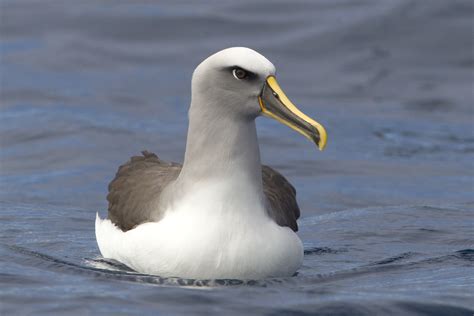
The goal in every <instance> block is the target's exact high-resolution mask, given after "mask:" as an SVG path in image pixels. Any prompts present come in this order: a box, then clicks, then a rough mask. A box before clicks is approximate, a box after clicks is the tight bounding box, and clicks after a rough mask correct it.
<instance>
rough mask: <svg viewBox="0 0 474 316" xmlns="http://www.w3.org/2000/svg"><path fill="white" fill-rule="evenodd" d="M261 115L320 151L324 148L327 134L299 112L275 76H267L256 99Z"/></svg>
mask: <svg viewBox="0 0 474 316" xmlns="http://www.w3.org/2000/svg"><path fill="white" fill-rule="evenodd" d="M258 102H259V104H260V108H261V109H262V113H263V114H264V115H265V116H268V117H271V118H273V119H275V120H277V121H278V122H280V123H283V124H285V125H286V126H289V127H291V128H292V129H294V130H295V131H297V132H298V133H300V134H302V135H303V136H305V137H306V138H308V139H309V140H311V141H313V142H314V143H315V144H316V145H317V146H318V148H319V149H320V150H323V149H324V147H326V140H327V133H326V130H325V129H324V127H323V126H322V125H321V124H319V123H318V122H316V121H315V120H313V119H312V118H310V117H309V116H307V115H306V114H304V113H303V112H301V111H300V110H299V109H298V108H297V107H296V106H295V105H294V104H293V103H292V102H291V101H290V99H288V97H287V96H286V94H285V93H284V92H283V90H282V89H281V88H280V85H279V84H278V82H277V80H276V78H275V76H268V77H267V80H266V82H265V85H264V86H263V89H262V93H261V94H260V96H259V97H258Z"/></svg>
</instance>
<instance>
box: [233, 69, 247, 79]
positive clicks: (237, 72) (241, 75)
mask: <svg viewBox="0 0 474 316" xmlns="http://www.w3.org/2000/svg"><path fill="white" fill-rule="evenodd" d="M232 74H233V75H234V77H235V79H238V80H242V79H245V78H247V77H248V73H247V72H246V71H245V70H243V69H242V68H238V67H237V68H234V69H233V70H232Z"/></svg>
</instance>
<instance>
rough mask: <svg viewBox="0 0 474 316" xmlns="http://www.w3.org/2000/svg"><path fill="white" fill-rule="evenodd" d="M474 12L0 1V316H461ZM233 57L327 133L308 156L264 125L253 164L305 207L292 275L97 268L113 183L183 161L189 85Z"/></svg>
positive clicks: (468, 250) (466, 279) (106, 264)
mask: <svg viewBox="0 0 474 316" xmlns="http://www.w3.org/2000/svg"><path fill="white" fill-rule="evenodd" d="M473 11H474V9H473V4H472V3H471V2H470V1H460V0H459V1H458V0H456V1H449V2H446V1H437V0H436V1H430V2H429V3H428V2H424V1H408V0H385V1H356V0H347V1H336V2H335V1H326V0H319V1H313V2H311V3H306V2H303V1H295V2H292V4H291V5H289V4H288V3H287V2H285V1H272V2H271V3H270V2H268V1H259V2H258V3H255V2H253V1H240V2H238V3H235V2H231V1H221V2H218V3H216V2H211V1H209V2H207V1H204V2H200V4H199V5H196V4H194V3H191V2H190V3H179V4H176V3H172V2H171V1H170V2H168V3H167V2H165V1H161V2H160V3H154V2H149V1H144V0H140V1H129V0H120V1H116V2H114V3H113V4H111V3H107V4H105V3H98V2H96V1H92V0H86V1H82V2H81V3H80V4H79V3H76V2H74V3H73V2H72V1H64V2H61V3H58V2H57V1H49V0H47V1H41V2H38V1H33V0H20V1H17V0H3V1H2V2H1V3H0V32H1V36H0V52H1V60H0V67H1V68H0V83H1V89H0V92H1V94H0V106H1V114H0V142H1V143H0V144H1V150H0V172H1V180H0V185H1V190H0V201H2V202H1V204H0V225H1V230H0V231H1V234H0V238H1V242H0V261H1V263H0V267H1V269H0V271H1V274H0V280H1V282H2V284H4V286H2V287H1V289H0V299H1V301H2V304H1V305H0V306H1V307H0V311H1V313H2V314H4V313H5V314H12V313H13V312H16V313H23V314H26V313H35V314H36V313H38V312H40V313H59V314H64V313H88V312H91V311H94V312H104V313H118V312H121V313H125V314H132V313H134V314H136V313H145V314H153V313H155V312H156V311H157V310H159V311H162V312H163V313H165V314H176V313H189V312H194V313H202V314H204V313H206V314H207V313H208V312H209V311H211V310H212V311H214V312H216V313H223V312H226V313H228V312H229V311H233V312H234V313H237V314H238V313H244V312H248V311H252V312H254V313H257V314H277V315H278V314H281V315H286V314H289V313H292V312H293V313H297V312H299V313H301V314H302V315H305V314H311V315H314V314H316V313H320V314H322V315H327V314H347V313H350V314H357V313H359V314H363V315H372V314H374V313H379V314H390V313H392V314H397V315H399V314H404V315H407V314H430V315H432V314H439V315H446V314H453V315H454V314H459V315H464V314H466V315H471V314H472V310H474V306H473V304H472V302H471V301H470V300H469V294H471V296H472V293H473V291H474V280H473V278H472V277H471V275H474V273H473V272H474V271H473V249H472V244H473V240H474V236H473V235H474V233H473V231H474V230H473V229H472V228H473V227H472V220H471V218H472V211H473V204H472V202H473V201H474V199H473V189H474V180H473V179H474V178H473V176H474V174H473V170H474V168H473V167H474V166H473V153H474V130H473V128H472V121H473V112H472V106H473V101H474V100H473V94H472V83H473V80H474V79H473V76H472V74H473V65H474V64H473V58H472V45H473V42H472V16H473ZM237 45H243V46H248V47H251V48H254V49H256V50H258V51H260V52H261V53H263V54H264V55H265V56H267V57H268V58H269V59H270V60H271V61H272V62H273V63H274V64H275V65H276V67H277V69H278V78H279V81H280V82H281V84H282V86H283V87H285V91H286V92H287V93H288V95H289V96H290V97H291V98H292V100H294V101H295V103H296V104H298V106H299V107H300V108H301V109H302V110H304V112H306V113H308V114H309V115H310V116H312V117H315V118H317V119H318V121H320V122H321V123H323V124H324V125H325V127H327V129H328V134H329V139H328V146H327V150H325V151H324V152H323V153H320V152H317V151H316V150H315V148H314V146H312V145H311V144H310V143H308V142H307V141H306V140H305V139H304V138H303V137H299V136H297V135H296V134H294V133H293V131H291V130H289V129H287V128H286V127H284V126H280V124H278V123H276V122H273V121H271V120H266V119H264V118H261V119H258V121H257V124H258V129H259V137H260V143H261V151H262V160H263V161H264V162H265V163H268V164H270V165H272V166H274V167H276V168H277V169H278V170H280V171H281V172H282V173H283V174H284V175H285V176H286V177H288V178H289V179H290V180H291V182H292V183H293V184H294V185H295V187H296V188H297V191H298V200H299V203H300V206H301V209H302V219H301V221H300V236H301V238H302V240H303V241H304V243H305V249H306V250H305V261H304V266H303V268H302V269H301V270H300V271H299V272H298V275H297V276H295V277H293V278H286V279H272V280H264V281H251V282H245V283H242V282H240V281H236V280H207V281H206V280H197V281H196V280H181V279H175V278H171V279H164V278H159V277H154V276H147V275H140V274H136V273H134V272H133V271H128V270H127V269H125V267H123V266H121V265H120V264H117V263H116V262H111V261H107V260H104V259H103V258H100V256H99V252H98V249H97V247H96V244H95V236H94V219H95V212H97V211H99V212H102V213H103V212H105V210H106V208H107V205H106V203H105V202H106V201H105V195H106V193H107V192H106V190H107V184H108V181H110V179H111V178H112V177H113V175H114V173H115V171H116V168H117V166H118V165H120V164H121V163H123V162H124V161H125V160H127V159H128V157H129V156H132V155H136V154H137V153H139V152H140V151H141V150H143V149H148V150H150V151H154V152H156V153H157V154H158V155H160V157H161V158H163V159H168V160H175V161H181V160H182V156H183V150H184V144H185V135H186V128H187V116H186V112H187V107H188V104H189V101H190V96H189V94H190V76H191V74H192V71H193V69H194V67H195V66H196V65H197V64H198V63H199V62H200V61H201V60H202V59H204V58H205V57H207V56H208V55H210V54H211V53H213V52H215V51H218V50H220V49H222V48H225V47H229V46H237ZM227 285H233V286H227ZM196 288H199V289H201V290H199V291H198V290H196ZM202 289H204V290H202Z"/></svg>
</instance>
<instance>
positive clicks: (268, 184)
mask: <svg viewBox="0 0 474 316" xmlns="http://www.w3.org/2000/svg"><path fill="white" fill-rule="evenodd" d="M262 180H263V193H265V196H266V198H267V201H268V204H269V207H267V210H268V215H270V217H271V218H273V220H274V221H275V222H277V224H278V225H280V226H287V227H290V228H291V229H293V230H294V231H295V232H296V231H298V224H297V223H296V220H297V219H298V218H299V217H300V208H299V206H298V203H297V202H296V190H295V188H294V187H293V186H292V185H291V183H290V182H288V180H286V179H285V177H283V176H282V175H281V174H280V173H279V172H277V171H276V170H274V169H272V168H270V167H269V166H265V165H262Z"/></svg>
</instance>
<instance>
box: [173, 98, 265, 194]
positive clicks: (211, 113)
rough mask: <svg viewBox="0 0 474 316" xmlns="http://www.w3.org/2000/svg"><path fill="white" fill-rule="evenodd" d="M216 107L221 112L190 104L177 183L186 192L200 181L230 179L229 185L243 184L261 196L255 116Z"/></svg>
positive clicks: (260, 174)
mask: <svg viewBox="0 0 474 316" xmlns="http://www.w3.org/2000/svg"><path fill="white" fill-rule="evenodd" d="M219 106H220V109H223V110H220V111H221V113H218V112H219V110H217V111H216V110H215V109H216V108H219V107H214V106H212V107H202V106H201V107H195V106H193V105H191V108H190V111H189V129H188V138H187V144H186V153H185V157H184V164H183V169H182V171H181V173H180V175H179V177H178V179H177V184H179V185H180V186H181V189H183V190H184V191H186V189H196V185H199V183H202V182H204V181H214V180H216V181H224V182H226V183H230V182H232V181H234V182H235V183H233V184H231V185H235V186H238V187H246V188H248V189H249V190H251V191H252V192H255V193H256V194H257V195H258V196H259V197H262V196H263V188H262V171H261V164H260V151H259V148H258V140H257V131H256V127H255V119H254V118H249V117H243V116H242V117H240V116H239V117H236V116H232V115H230V113H228V112H225V109H226V107H225V106H226V105H225V104H219ZM207 109H211V110H207ZM212 109H214V110H212ZM206 110H207V113H206ZM223 198H224V197H223Z"/></svg>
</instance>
